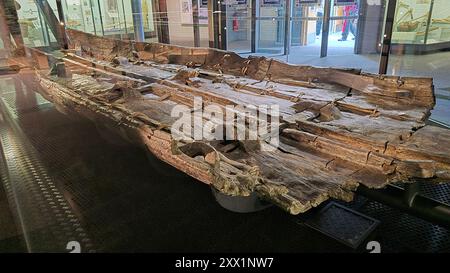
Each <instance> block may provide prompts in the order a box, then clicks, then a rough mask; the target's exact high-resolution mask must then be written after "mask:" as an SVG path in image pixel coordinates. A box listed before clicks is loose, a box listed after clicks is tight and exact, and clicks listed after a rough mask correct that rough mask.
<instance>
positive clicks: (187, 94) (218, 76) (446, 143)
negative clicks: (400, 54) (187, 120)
mask: <svg viewBox="0 0 450 273" xmlns="http://www.w3.org/2000/svg"><path fill="white" fill-rule="evenodd" d="M68 34H69V37H70V45H71V50H70V51H69V52H66V55H65V57H64V58H63V59H62V61H64V62H65V64H66V67H67V68H68V70H69V71H70V72H69V73H68V74H69V75H68V77H67V78H58V77H56V76H54V75H47V74H45V73H38V76H39V81H40V85H41V86H42V87H43V88H42V90H41V91H40V92H42V94H43V95H44V96H45V97H46V98H48V99H49V100H51V101H53V102H54V103H55V104H56V105H57V106H58V107H59V109H60V110H61V111H76V112H79V113H81V114H83V115H85V116H87V117H88V118H90V119H92V120H94V121H96V122H100V123H108V124H110V127H113V128H116V130H117V131H121V133H122V134H123V135H124V136H125V137H127V138H129V139H131V140H132V141H135V142H139V143H143V144H145V146H146V147H147V149H148V150H149V151H151V152H152V153H153V154H155V155H156V156H157V157H159V158H160V159H161V160H163V161H165V162H167V163H169V164H171V165H173V166H174V167H176V168H177V169H179V170H181V171H183V172H185V173H187V174H189V175H191V176H193V177H195V178H197V179H199V180H200V181H203V182H205V183H207V184H211V185H213V186H214V187H215V188H217V189H218V190H220V191H222V192H224V193H227V194H231V195H248V194H250V193H251V192H257V193H258V194H259V195H260V196H262V197H264V198H266V199H268V200H270V201H271V202H273V203H275V204H277V205H278V206H280V207H282V208H284V209H285V210H287V211H289V212H290V213H292V214H298V213H302V212H305V211H307V210H308V209H310V208H312V207H314V206H317V205H318V204H320V203H321V202H323V201H325V200H327V199H328V198H337V199H342V200H347V201H349V200H351V199H352V197H353V191H354V190H355V189H356V188H357V187H358V185H359V184H363V185H365V186H367V187H370V188H381V187H384V186H386V185H387V184H389V183H395V182H405V183H407V182H412V181H414V179H416V178H422V179H428V180H429V181H430V182H432V181H437V182H446V181H448V179H449V178H450V156H449V150H450V131H449V130H446V129H442V128H437V127H432V126H427V125H425V121H426V119H427V118H428V116H429V114H430V110H431V109H432V108H433V106H434V103H435V99H434V93H433V83H432V79H429V78H408V77H394V76H381V75H373V74H365V73H361V72H360V71H359V70H354V69H334V68H317V67H310V66H295V65H288V64H285V63H282V62H279V61H276V60H271V59H267V58H264V57H249V58H242V57H240V56H238V55H237V54H235V53H232V52H226V51H220V50H216V49H207V48H186V47H180V46H172V45H166V44H158V43H152V44H148V43H135V42H131V41H120V40H113V39H107V38H102V37H97V36H93V35H90V34H86V33H82V32H78V31H73V30H68ZM194 97H202V99H203V102H204V105H217V106H218V107H222V108H223V107H224V106H226V105H247V104H252V105H256V106H258V105H278V106H279V109H280V115H281V117H280V131H279V134H280V144H279V146H278V147H277V148H276V149H271V150H269V151H267V150H266V149H262V148H264V147H267V145H269V144H268V143H266V141H265V139H263V138H259V139H258V140H257V141H206V140H205V141H175V140H174V139H173V138H172V136H171V134H170V128H171V125H172V124H173V123H174V122H175V120H176V118H173V117H171V111H172V109H173V107H174V106H175V105H177V104H182V105H185V106H187V107H190V108H193V106H194V105H193V100H194ZM203 118H204V119H205V121H208V119H207V118H206V117H203ZM269 124H270V121H269ZM117 125H122V126H117ZM120 128H122V129H120ZM123 128H129V129H128V130H124V129H123ZM200 129H201V128H200ZM143 167H145V166H143Z"/></svg>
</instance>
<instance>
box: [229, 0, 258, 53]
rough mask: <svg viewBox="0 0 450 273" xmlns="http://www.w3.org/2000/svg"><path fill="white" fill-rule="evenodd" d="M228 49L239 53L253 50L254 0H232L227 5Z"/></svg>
mask: <svg viewBox="0 0 450 273" xmlns="http://www.w3.org/2000/svg"><path fill="white" fill-rule="evenodd" d="M226 14H227V49H228V50H231V51H234V52H237V53H249V52H251V50H252V20H251V16H252V0H232V1H228V2H227V5H226Z"/></svg>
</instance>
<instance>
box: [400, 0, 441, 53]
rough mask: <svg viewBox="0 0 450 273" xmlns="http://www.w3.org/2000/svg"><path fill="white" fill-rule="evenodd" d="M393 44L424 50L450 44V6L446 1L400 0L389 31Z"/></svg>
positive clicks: (412, 49)
mask: <svg viewBox="0 0 450 273" xmlns="http://www.w3.org/2000/svg"><path fill="white" fill-rule="evenodd" d="M392 43H393V45H394V46H402V47H403V48H404V49H405V50H406V51H412V52H414V53H426V52H428V51H435V50H440V49H443V48H448V46H449V45H450V5H449V4H448V1H447V0H400V1H398V4H397V8H396V11H395V19H394V28H393V33H392Z"/></svg>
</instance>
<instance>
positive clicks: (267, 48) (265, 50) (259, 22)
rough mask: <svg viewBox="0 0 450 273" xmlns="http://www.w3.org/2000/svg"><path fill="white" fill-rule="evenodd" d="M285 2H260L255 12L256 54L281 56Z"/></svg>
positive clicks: (271, 0) (278, 0)
mask: <svg viewBox="0 0 450 273" xmlns="http://www.w3.org/2000/svg"><path fill="white" fill-rule="evenodd" d="M285 14H286V0H260V1H259V5H257V11H256V16H257V18H256V35H257V37H256V52H257V53H262V54H265V55H273V54H283V52H284V39H285V38H284V37H285Z"/></svg>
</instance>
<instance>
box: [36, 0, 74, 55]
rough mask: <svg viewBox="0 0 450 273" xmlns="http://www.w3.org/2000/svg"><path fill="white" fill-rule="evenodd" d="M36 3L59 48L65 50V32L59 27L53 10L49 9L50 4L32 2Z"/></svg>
mask: <svg viewBox="0 0 450 273" xmlns="http://www.w3.org/2000/svg"><path fill="white" fill-rule="evenodd" d="M34 2H35V3H36V6H37V7H38V9H39V12H41V14H42V17H43V18H44V20H45V22H46V23H47V25H48V26H49V27H50V29H51V31H52V32H53V35H54V36H55V38H56V40H57V41H58V43H59V45H60V47H61V48H66V46H67V45H66V43H67V40H66V37H64V36H65V35H66V34H65V31H64V28H63V25H61V23H60V21H59V20H58V18H57V17H56V15H55V13H54V12H53V9H52V8H51V6H50V4H49V3H48V2H47V0H34Z"/></svg>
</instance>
